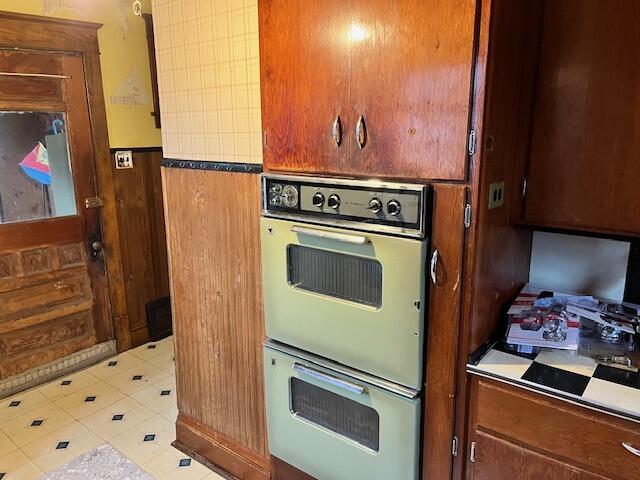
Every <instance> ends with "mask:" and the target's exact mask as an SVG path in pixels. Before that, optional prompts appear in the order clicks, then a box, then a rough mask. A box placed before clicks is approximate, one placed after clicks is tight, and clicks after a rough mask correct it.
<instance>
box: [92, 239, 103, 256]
mask: <svg viewBox="0 0 640 480" xmlns="http://www.w3.org/2000/svg"><path fill="white" fill-rule="evenodd" d="M103 248H104V246H103V245H102V243H101V242H99V241H98V240H95V241H93V242H91V250H93V251H94V252H96V253H98V252H100V251H102V249H103Z"/></svg>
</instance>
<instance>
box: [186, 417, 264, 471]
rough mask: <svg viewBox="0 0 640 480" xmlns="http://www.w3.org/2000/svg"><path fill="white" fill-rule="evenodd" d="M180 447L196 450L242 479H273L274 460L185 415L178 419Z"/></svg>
mask: <svg viewBox="0 0 640 480" xmlns="http://www.w3.org/2000/svg"><path fill="white" fill-rule="evenodd" d="M175 446H176V447H177V448H179V449H181V450H183V451H185V452H188V453H195V454H196V455H198V456H199V457H202V458H203V459H205V460H206V461H208V462H210V463H211V464H212V465H213V466H214V467H215V469H216V470H217V469H221V470H223V471H224V473H225V474H226V475H227V476H228V475H231V478H237V479H238V480H270V479H271V473H270V469H271V461H270V459H269V458H265V457H262V456H261V455H259V454H257V453H256V452H254V451H252V450H250V449H248V448H247V447H245V446H243V445H240V444H239V443H237V442H236V441H235V440H232V439H230V438H227V437H225V436H224V435H221V434H219V433H217V432H215V431H213V430H212V429H210V428H209V427H207V426H206V425H203V424H201V423H200V422H198V421H197V420H195V419H193V418H191V417H189V416H187V415H183V414H179V415H178V420H177V421H176V445H175Z"/></svg>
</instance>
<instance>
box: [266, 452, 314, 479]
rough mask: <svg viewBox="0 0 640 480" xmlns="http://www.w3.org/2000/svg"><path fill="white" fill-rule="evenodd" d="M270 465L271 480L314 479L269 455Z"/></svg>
mask: <svg viewBox="0 0 640 480" xmlns="http://www.w3.org/2000/svg"><path fill="white" fill-rule="evenodd" d="M271 465H272V466H271V480H316V478H315V477H312V476H311V475H309V474H307V473H304V472H303V471H302V470H298V469H297V468H296V467H294V466H293V465H289V464H288V463H286V462H285V461H283V460H280V459H279V458H276V457H271Z"/></svg>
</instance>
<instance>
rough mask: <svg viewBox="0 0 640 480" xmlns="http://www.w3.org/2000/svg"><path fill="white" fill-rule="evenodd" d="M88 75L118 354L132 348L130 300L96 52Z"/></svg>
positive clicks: (88, 57)
mask: <svg viewBox="0 0 640 480" xmlns="http://www.w3.org/2000/svg"><path fill="white" fill-rule="evenodd" d="M83 59H84V68H85V75H86V78H87V94H88V95H87V97H88V102H89V115H90V121H91V130H92V132H93V151H94V159H95V160H94V161H95V166H96V177H97V181H98V193H99V196H100V198H101V199H102V200H103V201H104V206H103V207H102V212H101V213H102V214H101V215H100V220H101V228H102V239H103V242H104V244H105V246H106V249H105V256H106V264H107V265H106V268H107V275H108V278H109V296H110V299H111V318H112V319H113V323H114V334H115V338H116V343H117V346H118V351H119V352H122V351H123V350H128V349H129V348H131V335H130V332H129V317H128V315H127V300H126V295H125V288H124V275H123V273H122V254H121V247H120V230H119V226H118V211H117V205H116V193H115V188H114V179H113V170H112V168H111V152H110V150H109V135H108V131H107V114H106V111H105V105H104V93H103V88H102V71H101V69H100V56H99V55H98V54H97V53H89V54H85V55H83Z"/></svg>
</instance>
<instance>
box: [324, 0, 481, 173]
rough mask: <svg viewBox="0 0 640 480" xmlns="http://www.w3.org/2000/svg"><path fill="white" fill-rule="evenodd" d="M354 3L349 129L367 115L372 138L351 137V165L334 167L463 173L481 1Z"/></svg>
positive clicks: (360, 170)
mask: <svg viewBox="0 0 640 480" xmlns="http://www.w3.org/2000/svg"><path fill="white" fill-rule="evenodd" d="M352 8H353V14H352V17H351V27H350V29H351V30H350V34H351V35H352V37H355V38H354V39H353V40H352V43H351V44H352V50H351V60H350V65H351V88H350V90H351V102H350V108H351V112H350V115H349V116H350V120H351V122H352V123H350V124H349V125H348V126H347V129H346V131H347V135H349V136H354V135H355V133H354V129H355V127H356V121H357V119H358V117H359V116H360V115H362V116H363V117H364V120H365V123H366V130H367V143H366V144H365V146H364V147H363V148H362V149H360V147H359V146H358V145H357V142H355V141H352V142H351V155H350V159H349V166H348V168H339V167H340V166H339V165H337V166H335V167H333V168H332V169H331V171H333V172H336V173H351V174H357V175H366V176H370V175H373V176H383V177H399V178H410V179H413V178H423V179H447V180H464V179H466V174H467V171H466V164H467V137H468V128H469V127H468V125H469V114H470V112H469V109H470V100H469V99H470V93H471V73H472V59H473V45H474V33H475V18H476V1H475V0H368V1H366V2H353V7H352ZM360 32H361V33H360ZM360 36H361V37H362V38H360Z"/></svg>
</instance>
